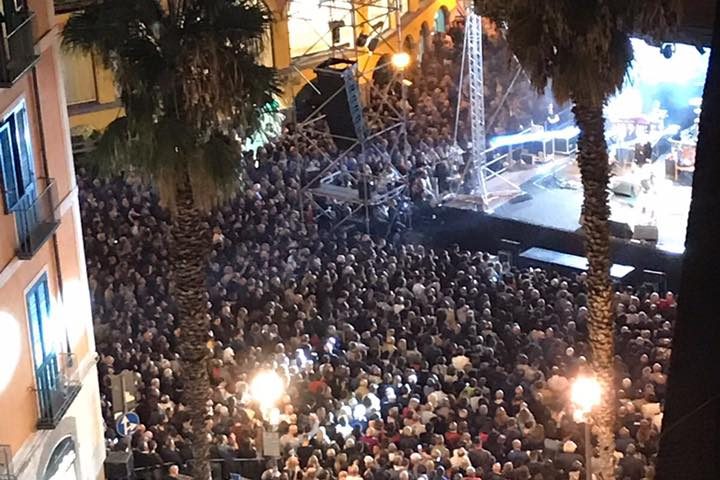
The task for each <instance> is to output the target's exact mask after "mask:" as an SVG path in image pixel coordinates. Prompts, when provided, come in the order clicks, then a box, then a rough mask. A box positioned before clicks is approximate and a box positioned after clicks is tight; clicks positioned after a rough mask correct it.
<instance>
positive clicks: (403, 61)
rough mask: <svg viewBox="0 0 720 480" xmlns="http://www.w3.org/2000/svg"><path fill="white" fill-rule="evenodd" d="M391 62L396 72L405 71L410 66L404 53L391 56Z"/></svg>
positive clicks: (408, 57) (408, 59)
mask: <svg viewBox="0 0 720 480" xmlns="http://www.w3.org/2000/svg"><path fill="white" fill-rule="evenodd" d="M391 62H392V65H393V67H395V68H396V69H397V70H405V69H406V68H407V66H408V65H410V55H408V54H407V53H406V52H397V53H395V54H393V56H392V60H391Z"/></svg>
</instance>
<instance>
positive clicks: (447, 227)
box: [407, 207, 682, 291]
mask: <svg viewBox="0 0 720 480" xmlns="http://www.w3.org/2000/svg"><path fill="white" fill-rule="evenodd" d="M407 237H408V239H407V240H408V241H410V242H414V243H422V244H426V245H434V246H436V247H438V248H447V247H449V246H451V245H459V246H460V247H461V248H463V249H468V250H479V251H486V252H491V253H496V252H498V251H501V250H506V249H507V240H511V241H513V242H515V243H516V247H515V249H516V252H515V254H516V256H518V257H519V254H520V252H523V251H526V250H528V249H531V248H534V247H537V248H541V249H546V250H550V251H555V252H560V253H562V254H569V255H573V256H576V257H580V258H583V256H584V255H585V246H584V236H583V235H582V234H580V233H577V232H575V231H570V230H566V229H560V228H553V227H547V226H543V225H538V224H533V223H529V222H526V221H522V220H515V219H511V218H502V217H499V216H497V215H494V214H492V215H491V214H487V213H483V212H479V211H473V210H470V209H461V208H451V207H438V208H427V209H422V210H417V211H416V212H415V213H414V215H413V229H412V231H410V232H408V234H407ZM610 255H611V260H612V262H613V263H615V264H618V265H623V266H629V267H631V268H633V270H632V271H630V272H629V273H628V274H627V275H626V276H625V277H623V278H622V279H616V280H617V281H619V283H621V284H631V283H632V284H639V283H642V282H643V281H646V280H647V279H648V278H653V279H655V278H656V277H657V272H663V274H664V275H665V278H664V280H665V283H666V284H667V287H668V288H669V289H671V290H673V291H676V290H677V288H678V287H679V283H680V269H681V266H682V255H681V254H678V253H672V252H668V251H665V250H661V249H658V248H655V247H654V246H652V245H648V244H641V243H637V242H630V241H626V240H622V239H616V238H613V239H611V245H610ZM551 260H552V259H551ZM583 267H584V264H583ZM616 273H617V271H616ZM621 273H622V272H621Z"/></svg>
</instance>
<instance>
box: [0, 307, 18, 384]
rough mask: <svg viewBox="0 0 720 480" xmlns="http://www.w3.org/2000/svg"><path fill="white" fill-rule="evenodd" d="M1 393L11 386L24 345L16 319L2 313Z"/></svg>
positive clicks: (0, 316) (0, 325) (0, 322)
mask: <svg viewBox="0 0 720 480" xmlns="http://www.w3.org/2000/svg"><path fill="white" fill-rule="evenodd" d="M0 331H1V332H2V336H0V365H2V368H0V393H2V392H3V391H4V390H5V388H6V387H7V386H8V385H9V384H10V381H11V380H12V378H13V376H14V375H15V368H16V367H17V365H18V362H19V361H20V345H22V344H23V341H22V338H21V335H20V327H19V326H18V323H17V322H16V321H15V318H14V317H13V316H12V315H10V314H7V313H5V312H0Z"/></svg>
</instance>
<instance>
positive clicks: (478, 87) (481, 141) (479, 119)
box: [461, 11, 488, 199]
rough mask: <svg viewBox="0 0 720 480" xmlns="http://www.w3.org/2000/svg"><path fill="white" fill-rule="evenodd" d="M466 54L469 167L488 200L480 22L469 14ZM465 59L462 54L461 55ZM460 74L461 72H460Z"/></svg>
mask: <svg viewBox="0 0 720 480" xmlns="http://www.w3.org/2000/svg"><path fill="white" fill-rule="evenodd" d="M463 50H465V51H466V52H467V58H468V73H469V76H470V78H469V96H470V122H471V123H470V131H471V132H472V134H471V136H470V138H471V141H472V152H471V154H470V155H471V157H470V158H471V160H470V164H471V165H472V172H473V175H474V176H475V180H476V185H477V186H478V188H480V195H481V196H482V197H483V199H487V195H488V192H487V185H486V184H485V172H484V169H485V146H486V143H487V142H486V138H485V82H484V78H483V47H482V20H481V18H480V16H479V15H476V14H475V13H473V12H472V11H471V12H470V14H469V15H468V17H467V19H466V23H465V45H464V47H463ZM463 60H464V55H463ZM461 75H462V73H461Z"/></svg>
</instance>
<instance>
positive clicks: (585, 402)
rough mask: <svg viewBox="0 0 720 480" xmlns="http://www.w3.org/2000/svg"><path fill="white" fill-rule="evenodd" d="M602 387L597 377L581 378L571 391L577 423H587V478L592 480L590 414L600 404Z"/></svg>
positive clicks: (574, 383) (575, 382)
mask: <svg viewBox="0 0 720 480" xmlns="http://www.w3.org/2000/svg"><path fill="white" fill-rule="evenodd" d="M601 397H602V387H601V386H600V382H598V381H597V379H596V378H595V377H588V376H581V377H578V378H576V379H575V381H574V382H573V384H572V387H571V389H570V400H571V401H572V403H573V406H574V408H575V421H578V422H580V421H581V422H584V423H585V477H586V480H592V467H591V463H592V444H591V442H592V439H591V438H590V413H591V412H592V410H593V408H595V407H596V406H598V405H599V404H600V398H601Z"/></svg>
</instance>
